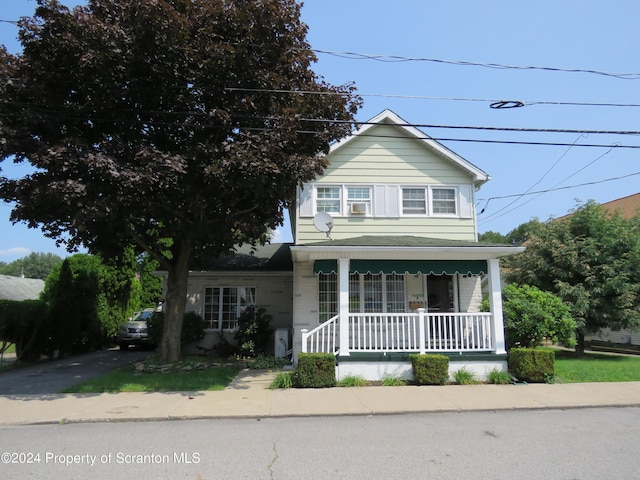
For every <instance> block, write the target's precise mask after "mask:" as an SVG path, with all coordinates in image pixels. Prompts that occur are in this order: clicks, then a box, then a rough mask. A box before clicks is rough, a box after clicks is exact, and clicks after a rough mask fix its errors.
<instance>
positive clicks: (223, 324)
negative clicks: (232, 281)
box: [202, 285, 258, 332]
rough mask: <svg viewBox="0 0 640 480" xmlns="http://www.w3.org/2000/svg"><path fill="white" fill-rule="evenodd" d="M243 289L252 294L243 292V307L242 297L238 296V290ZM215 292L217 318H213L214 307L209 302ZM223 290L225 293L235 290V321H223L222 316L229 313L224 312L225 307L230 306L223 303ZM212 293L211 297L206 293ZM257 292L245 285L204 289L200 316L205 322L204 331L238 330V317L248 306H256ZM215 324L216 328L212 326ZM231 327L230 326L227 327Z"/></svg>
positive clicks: (254, 288) (216, 286)
mask: <svg viewBox="0 0 640 480" xmlns="http://www.w3.org/2000/svg"><path fill="white" fill-rule="evenodd" d="M241 289H244V290H246V292H248V291H250V290H252V294H251V295H247V293H246V292H245V295H244V298H245V304H244V305H243V303H242V300H243V296H242V295H240V294H239V290H241ZM215 290H218V291H219V293H218V302H217V303H218V305H217V306H218V311H217V317H218V318H214V312H215V310H214V309H213V306H214V305H215V303H214V302H210V301H209V299H210V298H213V292H214V291H215ZM225 290H226V291H231V290H235V293H234V295H235V298H236V300H235V311H236V316H235V319H225V318H224V315H225V313H229V311H227V310H225V306H226V305H231V304H229V303H225V302H224V299H225ZM209 291H212V295H209V294H208V292H209ZM257 291H258V289H257V288H256V287H255V286H245V285H212V286H208V287H204V297H203V306H202V309H203V314H202V318H203V319H204V321H205V329H206V330H214V331H219V332H233V331H236V330H238V317H239V316H240V315H241V314H242V312H244V310H246V309H247V308H248V307H250V306H255V305H256V304H257V298H256V295H257ZM251 297H253V298H252V300H253V302H247V301H246V299H251ZM209 305H211V308H210V309H209V308H208V307H209ZM215 323H217V325H216V326H214V324H215ZM229 325H232V326H229Z"/></svg>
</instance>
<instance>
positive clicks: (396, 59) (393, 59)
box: [312, 49, 640, 80]
mask: <svg viewBox="0 0 640 480" xmlns="http://www.w3.org/2000/svg"><path fill="white" fill-rule="evenodd" d="M312 50H313V51H314V52H316V53H322V54H325V55H331V56H334V57H339V58H345V59H347V60H374V61H378V62H385V63H402V62H431V63H443V64H448V65H458V66H465V67H484V68H493V69H500V70H542V71H547V72H562V73H587V74H592V75H602V76H605V77H613V78H618V79H622V80H638V79H640V73H612V72H604V71H601V70H591V69H582V68H559V67H540V66H534V65H506V64H500V63H481V62H469V61H464V60H443V59H439V58H423V57H404V56H400V55H386V54H371V53H357V52H336V51H332V50H320V49H312Z"/></svg>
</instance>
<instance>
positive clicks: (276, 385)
mask: <svg viewBox="0 0 640 480" xmlns="http://www.w3.org/2000/svg"><path fill="white" fill-rule="evenodd" d="M293 374H294V372H278V373H276V376H275V377H274V379H273V381H272V382H271V384H270V385H269V388H270V389H271V390H276V389H280V388H282V389H284V388H291V387H293V377H294V375H293Z"/></svg>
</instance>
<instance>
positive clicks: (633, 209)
mask: <svg viewBox="0 0 640 480" xmlns="http://www.w3.org/2000/svg"><path fill="white" fill-rule="evenodd" d="M601 206H602V208H604V209H605V210H606V211H607V212H609V213H615V212H620V214H621V215H622V216H623V217H624V218H633V217H635V216H636V215H638V214H640V193H636V194H633V195H629V196H627V197H622V198H618V199H617V200H612V201H610V202H607V203H603V204H601Z"/></svg>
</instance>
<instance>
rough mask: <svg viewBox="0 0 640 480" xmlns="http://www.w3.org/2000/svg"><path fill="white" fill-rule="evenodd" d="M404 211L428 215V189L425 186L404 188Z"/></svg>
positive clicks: (406, 213)
mask: <svg viewBox="0 0 640 480" xmlns="http://www.w3.org/2000/svg"><path fill="white" fill-rule="evenodd" d="M402 213H403V214H405V215H426V214H427V190H426V189H425V188H403V189H402Z"/></svg>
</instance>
